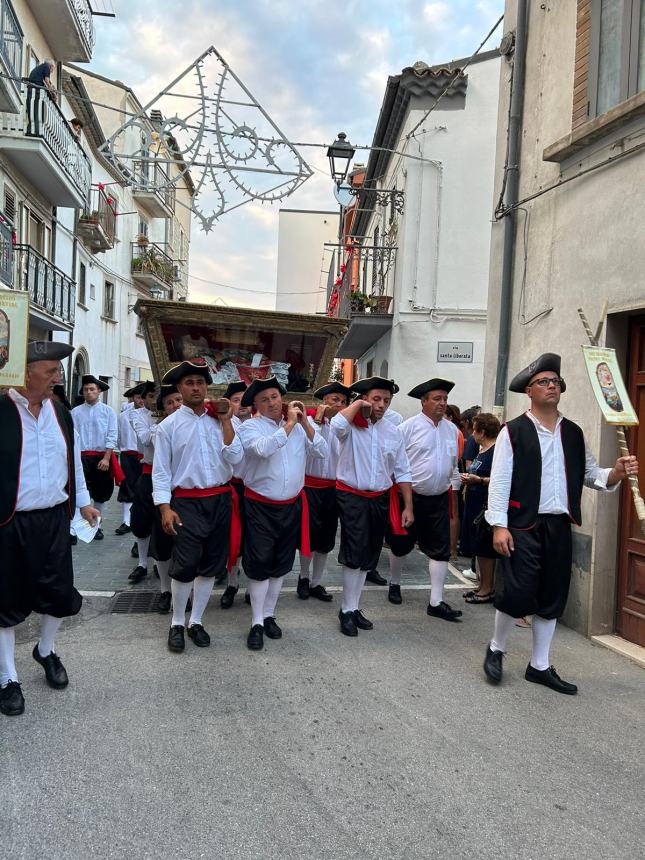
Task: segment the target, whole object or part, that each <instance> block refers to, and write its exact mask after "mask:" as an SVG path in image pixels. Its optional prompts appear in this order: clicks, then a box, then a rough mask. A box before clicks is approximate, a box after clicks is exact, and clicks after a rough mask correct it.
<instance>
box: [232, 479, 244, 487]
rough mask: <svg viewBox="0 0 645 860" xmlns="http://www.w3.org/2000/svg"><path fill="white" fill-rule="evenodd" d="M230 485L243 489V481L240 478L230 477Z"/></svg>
mask: <svg viewBox="0 0 645 860" xmlns="http://www.w3.org/2000/svg"><path fill="white" fill-rule="evenodd" d="M231 484H239V485H240V486H241V487H243V486H244V481H243V480H242V479H241V478H236V477H232V478H231Z"/></svg>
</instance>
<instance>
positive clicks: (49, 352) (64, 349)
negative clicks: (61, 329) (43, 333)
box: [27, 340, 74, 364]
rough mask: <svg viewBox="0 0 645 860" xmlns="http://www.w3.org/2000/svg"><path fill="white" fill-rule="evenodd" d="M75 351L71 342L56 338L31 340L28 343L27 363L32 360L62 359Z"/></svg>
mask: <svg viewBox="0 0 645 860" xmlns="http://www.w3.org/2000/svg"><path fill="white" fill-rule="evenodd" d="M73 352H74V347H73V346H72V345H71V344H69V343H58V341H55V340H30V341H29V343H28V344H27V364H31V362H32V361H62V360H63V359H64V358H67V357H68V356H69V355H71V354H72V353H73Z"/></svg>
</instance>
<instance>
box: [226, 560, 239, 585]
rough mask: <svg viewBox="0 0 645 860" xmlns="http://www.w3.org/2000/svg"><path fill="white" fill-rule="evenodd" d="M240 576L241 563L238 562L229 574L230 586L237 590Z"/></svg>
mask: <svg viewBox="0 0 645 860" xmlns="http://www.w3.org/2000/svg"><path fill="white" fill-rule="evenodd" d="M239 575H240V562H239V561H236V562H235V564H234V565H233V567H232V568H231V570H229V572H228V585H232V586H233V588H237V587H238V584H239V579H238V577H239Z"/></svg>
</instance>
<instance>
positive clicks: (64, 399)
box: [52, 385, 72, 410]
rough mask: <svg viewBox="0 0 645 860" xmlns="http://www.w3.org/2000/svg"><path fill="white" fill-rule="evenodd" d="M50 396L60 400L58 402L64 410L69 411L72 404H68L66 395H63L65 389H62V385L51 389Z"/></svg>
mask: <svg viewBox="0 0 645 860" xmlns="http://www.w3.org/2000/svg"><path fill="white" fill-rule="evenodd" d="M52 394H53V395H54V397H57V398H58V399H59V400H60V402H61V403H62V404H63V406H64V407H65V409H68V410H69V409H71V408H72V404H71V403H70V402H69V400H68V399H67V394H65V388H64V386H62V385H55V386H54V387H53V388H52Z"/></svg>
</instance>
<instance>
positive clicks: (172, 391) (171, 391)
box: [157, 385, 179, 412]
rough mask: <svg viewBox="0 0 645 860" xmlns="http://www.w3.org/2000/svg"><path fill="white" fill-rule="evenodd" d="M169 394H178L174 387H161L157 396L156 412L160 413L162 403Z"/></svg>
mask: <svg viewBox="0 0 645 860" xmlns="http://www.w3.org/2000/svg"><path fill="white" fill-rule="evenodd" d="M169 394H179V392H178V391H177V386H176V385H162V386H161V388H160V389H159V395H158V396H157V412H161V411H162V410H163V402H164V399H165V398H166V397H168V395H169Z"/></svg>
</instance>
